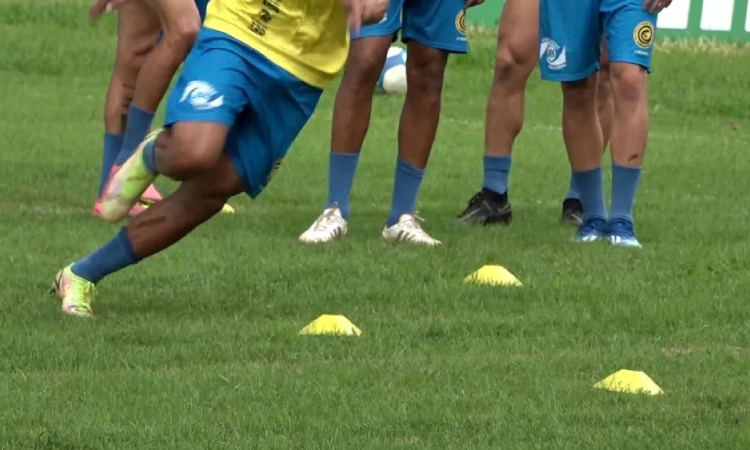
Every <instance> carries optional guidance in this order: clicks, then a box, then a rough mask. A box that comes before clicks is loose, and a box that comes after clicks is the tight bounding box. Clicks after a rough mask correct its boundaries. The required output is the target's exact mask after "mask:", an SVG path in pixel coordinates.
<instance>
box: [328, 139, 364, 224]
mask: <svg viewBox="0 0 750 450" xmlns="http://www.w3.org/2000/svg"><path fill="white" fill-rule="evenodd" d="M358 161H359V152H357V153H336V152H333V151H332V152H331V153H330V156H329V157H328V198H327V199H326V206H325V207H326V208H330V207H331V206H334V205H336V206H338V208H339V209H340V210H341V215H342V216H343V217H344V219H345V220H349V195H350V194H351V192H352V182H353V181H354V173H355V172H356V171H357V162H358Z"/></svg>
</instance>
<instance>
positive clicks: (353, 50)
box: [299, 0, 403, 243]
mask: <svg viewBox="0 0 750 450" xmlns="http://www.w3.org/2000/svg"><path fill="white" fill-rule="evenodd" d="M402 4H403V1H402V0H392V1H391V2H390V5H389V7H388V13H387V15H386V17H385V19H384V20H383V21H382V22H381V23H378V24H376V25H370V26H366V27H363V28H362V30H361V31H360V33H359V35H357V36H352V41H351V46H350V48H349V56H348V58H347V60H346V66H345V67H344V75H343V77H342V79H341V84H340V86H339V89H338V92H337V93H336V99H335V101H334V105H333V123H332V126H331V153H330V154H329V160H328V195H327V198H326V202H325V205H324V207H323V213H322V214H321V215H320V216H319V217H318V218H317V219H316V220H315V221H314V222H313V224H312V225H311V226H310V228H308V229H307V230H306V231H305V232H304V233H302V235H301V236H300V237H299V240H300V242H303V243H324V242H330V241H332V240H334V239H336V238H338V237H342V236H344V235H346V232H347V220H349V196H350V194H351V189H352V182H353V180H354V174H355V172H356V170H357V162H358V160H359V153H360V150H361V149H362V144H363V143H364V140H365V136H366V135H367V129H368V127H369V125H370V114H371V112H372V98H373V94H374V92H375V84H376V83H377V81H378V77H379V76H380V72H381V70H382V69H383V64H384V63H385V58H386V55H387V53H388V48H389V47H390V45H391V42H393V36H394V35H395V34H396V33H397V32H398V30H399V29H400V27H401V20H400V16H401V5H402Z"/></svg>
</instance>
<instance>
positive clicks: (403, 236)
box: [383, 0, 467, 246]
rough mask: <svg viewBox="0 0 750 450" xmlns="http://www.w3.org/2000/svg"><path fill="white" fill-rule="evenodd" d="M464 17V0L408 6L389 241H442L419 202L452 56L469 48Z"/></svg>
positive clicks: (422, 0)
mask: <svg viewBox="0 0 750 450" xmlns="http://www.w3.org/2000/svg"><path fill="white" fill-rule="evenodd" d="M465 18H466V14H465V12H464V10H463V4H462V2H456V1H453V0H437V1H436V0H412V1H409V2H406V3H405V5H404V13H403V20H404V25H403V39H404V41H405V42H407V46H408V50H407V54H408V58H407V60H406V75H407V84H408V86H409V89H408V90H407V93H406V100H405V101H404V108H403V111H402V112H401V121H400V123H399V132H398V161H397V163H396V174H395V178H394V182H393V196H392V199H391V210H390V213H389V215H388V220H387V223H386V227H385V228H384V229H383V237H384V238H385V239H386V240H389V241H407V242H414V243H418V244H423V245H430V246H433V245H438V244H440V241H438V240H436V239H433V238H432V237H430V236H429V235H428V234H427V233H426V232H425V231H424V230H423V229H422V228H421V226H420V225H419V222H418V220H417V217H416V214H415V205H416V199H417V194H418V192H419V187H420V184H421V181H422V177H423V175H424V170H425V168H426V167H427V161H428V159H429V157H430V152H431V151H432V145H433V143H434V141H435V134H436V132H437V127H438V121H439V119H440V104H441V97H442V90H443V76H444V74H445V66H446V64H447V62H448V55H449V54H451V53H458V54H462V53H466V51H467V38H466V24H465Z"/></svg>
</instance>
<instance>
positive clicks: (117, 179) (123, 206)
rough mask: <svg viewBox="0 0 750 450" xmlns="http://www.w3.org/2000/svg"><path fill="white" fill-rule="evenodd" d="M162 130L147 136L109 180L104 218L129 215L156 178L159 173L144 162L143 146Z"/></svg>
mask: <svg viewBox="0 0 750 450" xmlns="http://www.w3.org/2000/svg"><path fill="white" fill-rule="evenodd" d="M160 131H161V130H157V131H155V132H153V133H151V134H149V135H148V136H146V139H145V140H144V141H143V142H141V145H139V146H138V148H137V149H136V150H135V152H134V153H133V154H132V155H131V156H130V158H128V160H127V161H126V162H125V164H123V166H122V168H120V170H118V171H117V172H116V173H115V175H114V176H113V177H112V178H111V179H110V180H109V181H108V182H107V185H106V186H105V187H104V193H103V194H102V209H101V216H102V218H104V220H107V221H109V222H117V221H118V220H121V219H123V218H124V217H125V216H127V215H128V212H129V211H130V210H131V209H132V208H133V206H135V205H136V204H137V203H138V201H139V200H140V198H141V196H142V195H143V193H144V192H146V189H148V187H149V186H150V185H151V183H153V182H154V180H155V179H156V177H157V174H154V173H151V172H150V171H149V170H148V169H147V168H146V165H145V164H144V163H143V148H144V147H145V146H146V144H148V143H151V142H153V141H154V140H156V138H157V137H158V136H159V132H160Z"/></svg>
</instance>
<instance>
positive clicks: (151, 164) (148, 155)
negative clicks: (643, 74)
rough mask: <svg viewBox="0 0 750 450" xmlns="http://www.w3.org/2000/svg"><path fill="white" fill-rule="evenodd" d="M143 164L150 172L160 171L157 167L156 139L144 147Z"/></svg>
mask: <svg viewBox="0 0 750 450" xmlns="http://www.w3.org/2000/svg"><path fill="white" fill-rule="evenodd" d="M143 164H144V165H145V166H146V168H147V169H148V171H149V172H151V173H153V174H157V173H159V169H158V168H157V167H156V139H154V140H153V141H151V142H149V143H148V144H146V146H145V147H143Z"/></svg>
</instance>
